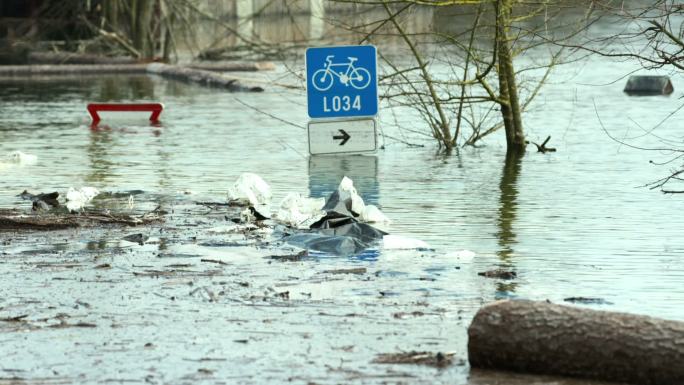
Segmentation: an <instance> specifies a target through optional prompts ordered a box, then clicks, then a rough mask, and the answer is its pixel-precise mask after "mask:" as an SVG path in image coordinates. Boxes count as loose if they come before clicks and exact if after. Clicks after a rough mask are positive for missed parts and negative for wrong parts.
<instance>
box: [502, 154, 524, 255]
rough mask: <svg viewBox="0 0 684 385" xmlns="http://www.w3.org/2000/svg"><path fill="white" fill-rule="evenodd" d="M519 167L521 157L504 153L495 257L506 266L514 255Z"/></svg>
mask: <svg viewBox="0 0 684 385" xmlns="http://www.w3.org/2000/svg"><path fill="white" fill-rule="evenodd" d="M521 165H522V155H520V154H518V153H514V152H508V153H506V160H505V163H504V167H503V172H502V173H501V182H500V183H499V190H500V191H501V196H500V197H499V202H500V203H499V218H498V220H497V225H498V228H499V231H497V233H496V237H497V239H498V243H499V247H500V249H499V251H497V253H496V255H498V256H499V258H501V261H502V262H504V263H505V264H506V266H508V265H510V264H511V263H512V261H511V256H512V255H514V250H513V246H514V245H515V243H516V240H515V229H514V224H515V219H516V212H517V210H518V207H517V199H518V176H519V175H520V168H521Z"/></svg>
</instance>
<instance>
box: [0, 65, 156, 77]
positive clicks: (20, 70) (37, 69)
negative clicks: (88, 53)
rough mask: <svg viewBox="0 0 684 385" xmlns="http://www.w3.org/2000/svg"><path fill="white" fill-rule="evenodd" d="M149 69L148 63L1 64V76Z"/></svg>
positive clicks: (125, 71) (134, 71) (103, 72)
mask: <svg viewBox="0 0 684 385" xmlns="http://www.w3.org/2000/svg"><path fill="white" fill-rule="evenodd" d="M146 71H147V64H101V65H100V64H92V65H83V64H63V65H50V64H45V65H12V66H0V76H28V75H70V74H73V75H88V74H116V73H129V74H130V73H140V74H144V73H145V72H146Z"/></svg>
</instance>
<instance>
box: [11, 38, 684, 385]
mask: <svg viewBox="0 0 684 385" xmlns="http://www.w3.org/2000/svg"><path fill="white" fill-rule="evenodd" d="M600 27H601V26H598V27H597V28H600ZM602 28H610V26H603V27H602ZM521 60H522V64H524V63H525V61H526V60H530V61H532V60H534V57H525V58H522V59H521ZM287 64H288V66H287V68H294V69H295V70H297V71H301V70H302V69H303V66H302V63H301V59H299V60H295V61H293V62H290V63H287ZM637 68H638V67H637V66H636V65H635V64H633V63H625V62H614V61H610V60H608V59H605V58H590V59H587V60H583V61H581V62H578V63H576V64H573V65H572V66H568V67H561V68H560V69H559V70H558V71H557V72H556V73H555V74H554V77H553V78H552V80H551V82H550V84H548V85H547V87H545V88H544V89H543V90H542V92H541V93H540V95H539V96H538V99H537V101H536V104H535V105H534V108H533V110H532V111H531V112H529V113H528V114H527V115H526V117H525V122H526V128H527V130H528V132H527V134H528V136H529V138H530V139H531V140H533V141H542V140H543V139H544V138H545V137H546V136H547V135H551V136H552V140H551V143H550V144H551V145H553V146H554V147H556V148H558V152H556V153H549V154H539V153H535V152H533V148H530V151H529V152H528V154H527V155H526V156H525V157H524V158H523V159H522V160H520V161H517V162H513V163H509V164H507V165H505V156H504V155H505V148H504V140H503V139H502V136H503V133H498V134H496V135H494V136H492V137H490V138H488V139H487V140H486V141H485V142H484V143H483V144H484V146H483V147H481V148H465V149H463V150H462V151H460V152H459V153H457V154H454V155H450V156H445V155H439V154H437V152H436V150H435V149H434V148H433V147H431V144H430V143H429V142H425V141H424V140H422V139H421V138H420V137H418V136H415V135H413V134H412V133H411V132H409V131H407V130H406V129H405V128H406V127H410V128H417V129H421V128H422V126H421V123H420V120H418V119H416V116H415V114H413V113H412V112H411V111H409V110H405V109H399V108H390V107H389V106H387V105H385V106H384V108H383V109H381V112H380V115H379V124H380V127H381V128H382V130H383V132H384V133H385V134H387V135H389V136H391V137H402V138H407V139H409V140H411V141H416V142H420V143H423V144H425V145H426V147H423V148H409V147H407V146H406V145H404V144H402V143H399V142H397V141H395V140H393V139H391V138H389V137H385V138H381V141H382V142H383V144H384V149H382V150H380V151H378V153H377V154H375V155H372V156H338V157H309V156H307V153H308V149H307V138H306V132H305V130H304V129H301V128H296V127H293V126H290V125H286V124H284V123H282V122H280V121H278V120H274V119H272V118H270V117H268V116H266V115H263V114H259V113H257V112H255V111H254V110H252V109H249V108H247V107H245V105H244V104H242V103H240V102H239V101H241V102H243V103H246V104H248V105H251V106H254V107H256V108H258V109H261V110H264V111H268V112H269V113H270V114H273V115H275V116H278V117H280V118H282V119H286V120H288V121H291V122H294V123H295V124H297V125H302V126H303V125H305V124H306V121H307V118H306V106H305V97H304V93H303V91H301V90H292V89H285V88H280V87H266V88H267V89H266V91H265V92H264V93H260V94H230V93H226V92H222V91H219V90H213V89H209V88H203V87H198V86H194V85H189V84H185V83H178V82H174V81H168V80H163V79H160V78H156V77H109V76H103V77H81V78H31V79H4V80H2V82H1V83H0V156H2V155H3V154H5V153H9V152H11V151H15V150H20V151H23V152H25V153H29V154H33V155H36V156H37V157H38V159H37V162H36V163H35V164H33V165H17V164H12V163H7V162H5V163H2V164H0V208H21V209H22V210H25V211H26V212H29V211H30V207H29V206H30V205H29V204H28V203H27V202H26V201H22V200H20V198H18V197H17V194H19V193H21V192H22V191H23V190H24V189H28V190H29V191H33V192H49V191H60V192H66V190H67V189H68V188H69V187H71V186H73V187H81V186H93V187H97V188H98V189H100V190H101V191H107V192H112V193H115V195H110V196H109V197H103V198H99V199H96V201H95V203H94V204H95V206H96V207H99V208H102V209H106V208H108V209H110V210H112V211H113V212H133V213H136V214H141V213H144V212H146V211H149V210H152V209H154V208H155V207H157V206H158V205H160V206H161V208H162V209H163V210H165V211H166V212H167V213H168V214H167V215H166V219H165V221H164V222H163V223H158V224H152V225H149V226H143V227H137V228H125V227H117V226H108V227H104V228H97V229H71V230H59V231H51V232H2V233H0V250H1V251H0V274H1V276H2V280H1V281H0V357H3V358H2V360H0V383H122V382H149V383H196V382H206V383H250V384H251V383H253V384H262V383H274V384H275V383H284V382H291V383H321V384H324V383H331V384H332V383H468V384H532V383H534V384H546V383H563V384H586V383H588V382H586V381H571V380H567V381H566V380H562V381H561V382H559V380H557V379H548V378H543V377H526V376H518V375H509V374H492V373H489V372H480V371H470V369H469V367H468V365H467V354H466V342H467V338H466V329H467V326H468V325H469V322H470V320H471V318H472V316H473V315H474V313H475V312H476V310H477V309H478V308H479V307H480V306H481V305H482V304H485V303H488V302H490V301H493V300H495V299H498V298H525V299H534V300H546V299H548V300H550V301H553V302H557V303H565V302H564V299H565V298H568V297H592V298H599V299H601V301H598V302H599V303H596V304H589V305H585V306H589V307H591V308H596V309H604V310H614V311H626V312H632V313H639V314H647V315H651V316H656V317H662V318H669V319H675V320H684V311H682V309H684V289H682V285H681V282H682V280H683V279H684V267H682V264H681V258H682V254H683V252H684V241H683V240H682V237H681V229H682V227H683V225H684V220H682V219H681V215H678V213H680V212H682V209H683V208H684V201H682V199H681V198H680V197H679V196H666V195H663V194H661V193H659V192H657V191H650V190H648V189H646V188H643V187H641V186H643V185H644V184H646V183H648V182H651V181H653V180H655V179H657V178H660V177H662V176H664V175H666V174H667V173H668V172H669V170H670V168H671V167H674V166H677V165H678V164H677V163H674V164H671V165H663V166H657V165H654V164H651V163H649V161H651V160H653V161H656V162H662V161H666V160H668V159H670V158H671V156H672V154H670V153H668V152H661V151H643V150H636V149H633V148H630V147H628V146H625V145H621V144H619V143H617V142H615V141H614V140H612V139H610V138H609V137H608V135H607V134H606V132H604V130H603V129H602V128H601V126H600V124H599V121H598V119H597V111H598V115H599V116H600V117H601V121H602V122H603V125H604V126H605V129H606V130H608V131H609V132H610V133H611V134H612V135H613V136H615V137H618V138H621V139H625V140H628V141H629V142H630V143H633V144H636V145H639V146H653V145H658V146H661V147H662V143H660V139H659V138H666V139H669V140H672V141H673V142H671V143H669V144H670V145H675V146H676V145H678V144H681V138H682V135H681V133H680V127H679V126H678V124H677V122H678V121H680V120H681V112H675V113H674V115H673V116H672V117H670V118H669V119H668V120H666V121H665V122H664V123H662V124H660V126H659V127H658V128H657V131H654V133H656V134H657V135H658V136H657V137H655V136H653V135H648V134H647V133H646V132H644V131H643V130H642V129H641V128H639V126H637V124H635V122H636V123H638V125H640V126H641V127H644V128H646V129H647V128H648V127H652V126H654V125H656V124H658V123H659V122H661V121H662V120H663V119H664V118H665V117H667V116H668V115H669V114H671V113H672V112H673V111H677V109H678V108H679V107H680V105H681V100H680V99H679V91H677V90H678V87H680V85H681V84H684V78H682V77H681V76H678V75H674V74H670V75H671V76H672V78H673V82H674V87H675V94H674V95H673V96H671V97H643V98H630V97H627V96H625V95H624V94H623V93H622V87H623V84H624V79H622V76H624V75H626V74H628V73H630V72H631V71H634V70H636V69H637ZM436 70H437V71H439V68H437V69H436ZM240 76H259V77H261V78H262V79H267V80H268V79H272V80H278V81H279V82H282V81H284V80H283V79H285V81H287V79H290V80H292V79H293V77H292V76H291V75H288V73H287V71H286V67H285V66H283V65H280V66H279V68H278V70H277V71H275V72H271V73H263V74H258V75H244V74H242V75H240ZM292 81H293V82H295V83H296V80H292ZM238 99H239V101H238ZM92 101H161V102H163V103H164V104H165V106H166V110H165V111H164V113H163V114H162V127H160V128H154V127H148V126H145V125H139V124H137V125H131V124H126V125H122V124H118V125H117V124H114V123H112V128H113V129H112V130H106V131H99V132H95V131H91V130H90V129H89V122H88V117H87V115H86V110H85V105H86V103H88V102H92ZM594 106H596V108H595V107H594ZM243 172H253V173H256V174H259V175H261V176H262V177H263V178H264V179H265V180H266V181H267V182H268V183H269V184H270V185H271V186H272V188H273V191H274V201H275V202H276V203H277V202H279V201H280V199H281V198H282V197H284V196H285V194H286V193H287V192H290V191H294V192H300V193H302V194H305V195H312V196H326V195H327V194H328V193H330V192H331V191H332V190H334V188H336V186H337V184H338V183H339V181H340V179H341V178H342V177H343V176H345V175H346V176H349V177H350V178H352V179H353V180H354V182H355V185H356V187H357V189H358V190H359V191H360V193H361V194H362V196H363V197H364V199H365V200H366V201H367V202H370V203H374V204H377V205H378V206H379V207H381V209H382V210H383V212H384V213H385V214H386V215H387V216H388V217H390V218H391V219H392V220H393V223H392V225H391V227H390V232H391V233H392V234H399V235H404V236H408V237H412V238H418V239H421V240H423V241H426V242H428V243H429V244H430V246H431V248H430V249H425V250H405V251H396V250H384V249H383V248H382V246H378V248H377V249H373V250H371V251H369V252H366V253H364V254H362V255H358V256H354V257H336V256H333V255H325V254H316V255H312V256H310V257H308V258H305V259H303V260H299V261H290V262H283V261H279V260H274V259H272V258H269V256H270V255H273V254H277V253H279V252H280V248H279V247H280V246H279V243H278V234H277V233H274V234H269V233H268V232H248V233H244V232H240V231H235V229H234V228H232V227H231V226H233V223H232V222H231V221H230V218H232V217H235V216H236V215H237V214H236V212H235V211H234V209H230V208H226V207H223V206H216V207H207V206H206V205H201V204H197V202H224V201H225V198H226V192H227V189H228V187H229V186H231V185H232V183H233V182H234V181H235V179H236V178H237V177H238V176H239V175H240V174H241V173H243ZM136 190H140V191H136ZM129 197H132V198H129ZM135 233H143V234H144V235H145V236H147V237H149V239H148V240H147V241H146V242H145V243H144V244H142V245H141V244H137V243H134V242H128V241H125V240H123V239H122V238H123V237H124V236H127V235H130V234H135ZM460 250H471V251H474V252H475V253H476V256H475V257H474V258H473V259H472V260H469V259H464V258H460V257H459V254H458V253H457V252H458V251H460ZM498 267H502V268H506V269H509V270H513V271H515V272H517V278H515V279H513V280H497V279H491V278H485V277H482V276H478V274H477V273H478V272H482V271H485V270H490V269H494V268H498ZM352 268H353V269H355V270H353V272H346V273H343V274H339V271H335V270H338V269H352ZM364 269H365V270H364ZM412 350H416V351H430V352H451V353H454V363H453V365H450V366H448V367H446V368H432V367H428V366H421V365H396V364H380V363H375V362H374V359H375V358H376V357H377V356H378V355H379V354H383V353H397V352H402V351H412Z"/></svg>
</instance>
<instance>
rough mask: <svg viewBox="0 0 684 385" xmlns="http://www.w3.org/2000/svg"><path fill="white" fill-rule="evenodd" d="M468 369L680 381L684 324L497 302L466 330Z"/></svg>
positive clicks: (670, 384)
mask: <svg viewBox="0 0 684 385" xmlns="http://www.w3.org/2000/svg"><path fill="white" fill-rule="evenodd" d="M468 337H469V340H468V358H469V360H470V365H471V367H473V368H488V369H499V370H509V371H515V372H523V373H536V374H552V375H565V376H574V377H583V378H594V379H598V380H608V381H621V382H628V383H635V384H646V385H648V384H658V385H675V384H677V385H681V384H684V322H675V321H667V320H663V319H658V318H652V317H647V316H639V315H633V314H626V313H613V312H605V311H597V310H589V309H582V308H575V307H569V306H560V305H554V304H551V303H548V302H533V301H499V302H494V303H492V304H489V305H486V306H484V307H483V308H481V309H480V310H479V311H478V312H477V314H476V315H475V318H474V319H473V322H472V324H471V325H470V328H469V329H468Z"/></svg>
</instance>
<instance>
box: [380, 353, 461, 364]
mask: <svg viewBox="0 0 684 385" xmlns="http://www.w3.org/2000/svg"><path fill="white" fill-rule="evenodd" d="M453 357H454V353H432V352H415V351H411V352H406V353H385V354H379V355H378V356H377V357H376V358H375V359H374V360H373V363H375V364H413V365H428V366H434V367H437V368H444V367H447V366H449V365H451V364H452V363H453Z"/></svg>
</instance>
